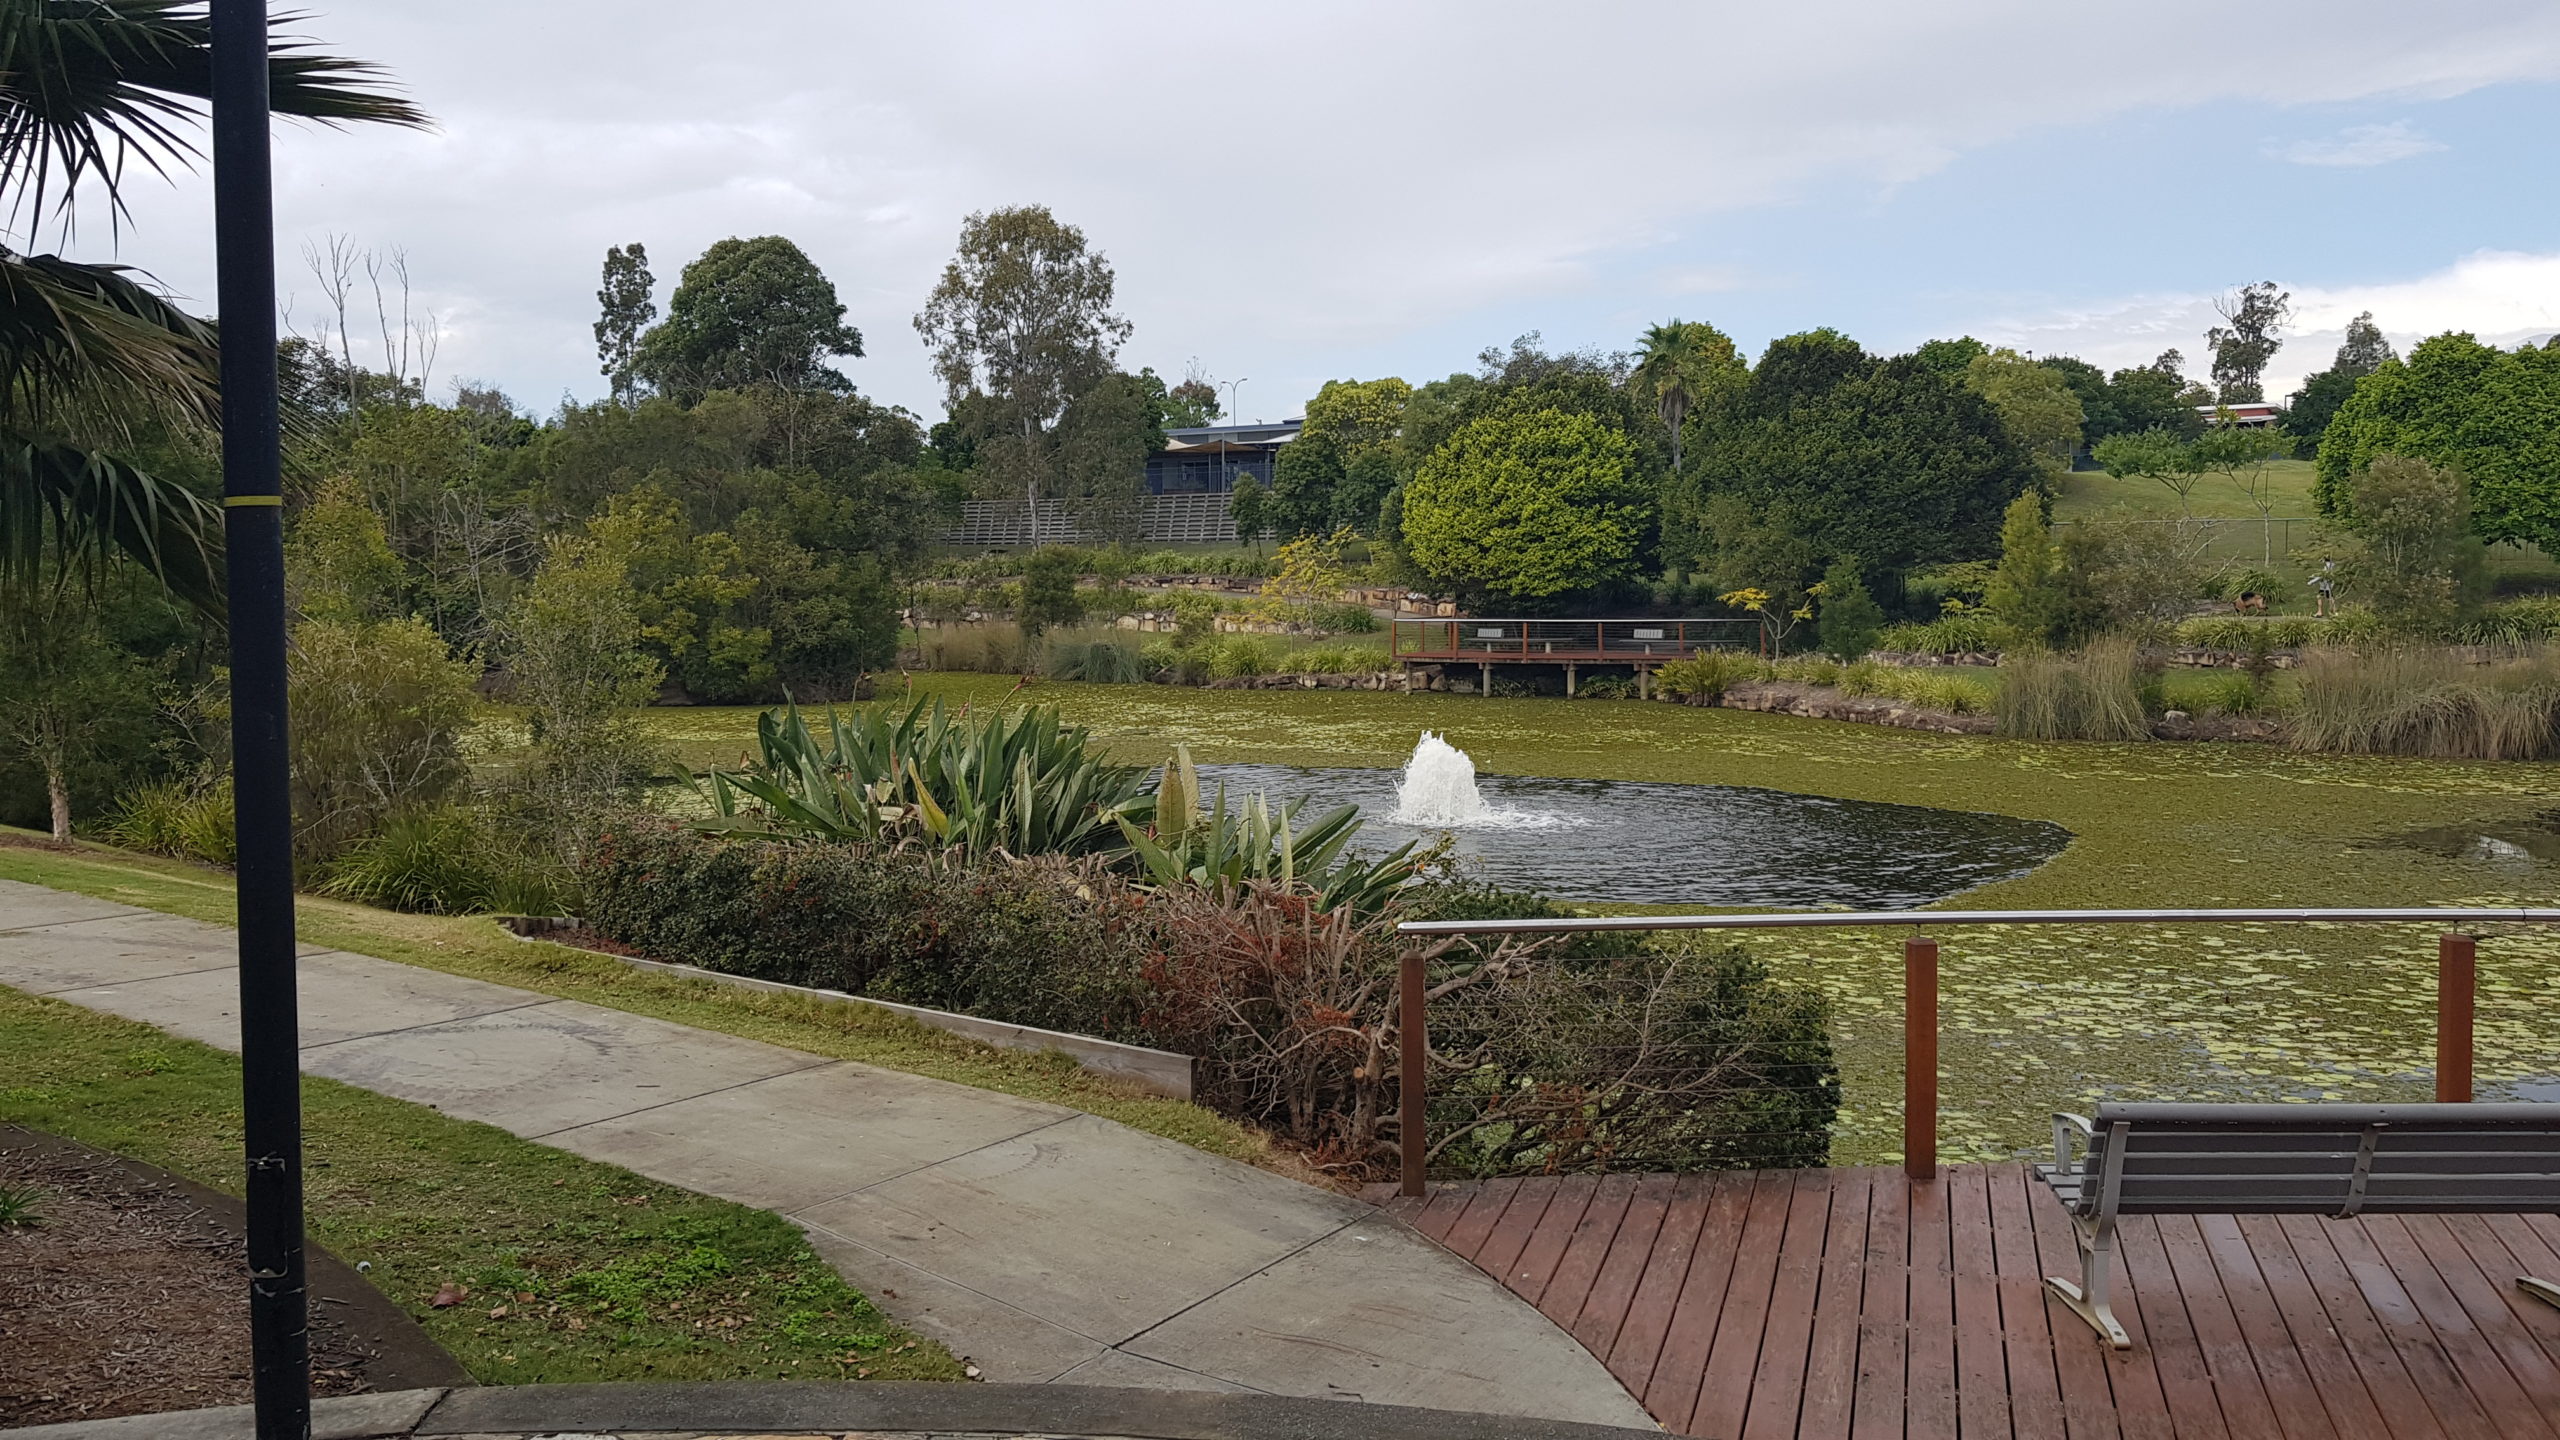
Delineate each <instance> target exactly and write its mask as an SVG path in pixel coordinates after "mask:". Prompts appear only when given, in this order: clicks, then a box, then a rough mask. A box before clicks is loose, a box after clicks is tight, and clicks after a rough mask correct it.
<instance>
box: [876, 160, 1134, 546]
mask: <svg viewBox="0 0 2560 1440" xmlns="http://www.w3.org/2000/svg"><path fill="white" fill-rule="evenodd" d="M1115 284H1116V281H1115V279H1114V277H1113V275H1112V271H1111V264H1110V262H1109V261H1107V260H1105V259H1104V258H1103V257H1102V256H1101V255H1100V254H1099V253H1096V252H1095V251H1093V250H1091V249H1089V248H1088V247H1087V245H1086V243H1085V237H1084V232H1083V231H1082V230H1079V229H1077V228H1076V227H1075V226H1073V225H1067V224H1063V223H1061V222H1060V221H1059V220H1058V218H1057V217H1056V216H1054V215H1052V214H1050V213H1049V208H1048V207H1047V206H1045V205H1018V206H1014V207H1011V208H1009V209H1002V210H994V211H986V212H982V213H979V214H975V215H971V216H970V217H969V218H968V220H967V221H966V222H964V223H963V224H962V225H961V227H960V245H959V249H958V251H957V253H956V254H954V255H953V257H952V259H951V263H950V264H949V265H947V266H945V267H944V268H943V272H942V279H941V281H940V282H939V283H937V284H936V285H935V286H934V289H933V293H932V294H931V295H930V296H928V297H927V298H926V300H925V306H924V309H923V310H921V311H919V312H918V313H917V315H916V317H915V328H916V334H917V335H918V337H920V338H921V339H922V340H923V341H924V343H925V348H926V349H928V350H930V351H931V352H932V353H933V362H934V370H935V373H936V374H938V375H939V376H940V377H941V379H942V382H943V387H944V391H945V393H946V398H947V401H948V403H949V405H950V406H951V408H952V410H953V412H954V414H955V416H956V415H957V413H958V412H959V409H960V407H961V406H962V405H963V404H964V403H967V402H969V401H970V400H971V398H972V397H974V396H984V397H986V401H985V403H983V404H979V405H977V406H975V407H974V408H975V409H976V410H977V411H978V412H979V414H980V419H981V421H982V423H983V425H984V428H983V430H982V431H981V432H980V438H979V439H978V440H977V441H976V443H975V444H974V446H973V447H972V448H973V458H974V459H975V461H976V466H977V469H978V472H979V473H980V474H981V475H983V476H985V477H986V478H987V479H988V480H989V482H990V483H991V484H994V485H999V486H1002V487H1003V488H1005V489H1007V490H1009V491H1012V492H1014V493H1018V494H1020V495H1022V496H1023V497H1024V500H1025V502H1026V504H1027V506H1028V508H1029V510H1030V512H1031V522H1032V525H1033V533H1035V534H1036V533H1038V516H1039V510H1040V500H1041V497H1042V496H1043V495H1044V494H1047V495H1055V494H1057V493H1059V489H1060V487H1061V486H1062V484H1063V483H1064V476H1063V473H1062V468H1061V465H1060V462H1059V459H1058V456H1057V454H1056V446H1055V445H1054V443H1053V437H1052V432H1053V431H1054V429H1055V428H1056V427H1057V425H1058V424H1059V423H1060V422H1061V420H1063V419H1064V417H1065V416H1066V413H1067V410H1068V408H1069V406H1071V405H1072V404H1073V403H1074V402H1075V400H1076V398H1077V397H1078V396H1081V395H1082V394H1084V393H1085V391H1087V390H1089V389H1092V388H1093V387H1094V386H1095V385H1098V384H1100V383H1101V382H1102V380H1103V378H1104V377H1105V376H1108V375H1110V374H1111V373H1113V370H1112V366H1113V361H1114V358H1115V357H1116V356H1117V355H1118V353H1119V349H1120V346H1121V344H1122V343H1123V342H1125V341H1126V340H1127V339H1128V338H1129V322H1128V321H1126V320H1124V319H1122V318H1120V317H1119V316H1118V315H1115V314H1113V313H1112V310H1111V303H1112V291H1113V288H1114V286H1115Z"/></svg>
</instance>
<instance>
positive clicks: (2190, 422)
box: [2091, 350, 2213, 444]
mask: <svg viewBox="0 0 2560 1440" xmlns="http://www.w3.org/2000/svg"><path fill="white" fill-rule="evenodd" d="M2185 366H2186V359H2185V357H2184V356H2182V355H2180V354H2179V353H2178V352H2177V351H2175V350H2164V351H2162V352H2161V353H2160V358H2159V359H2157V360H2154V361H2152V362H2151V363H2150V364H2148V365H2134V366H2129V367H2127V368H2125V369H2122V370H2118V371H2117V372H2116V373H2115V374H2113V375H2111V376H2109V377H2107V398H2108V399H2109V400H2111V401H2113V402H2114V406H2115V416H2114V420H2113V428H2112V430H2111V432H2110V433H2112V434H2117V435H2133V434H2139V433H2140V432H2142V431H2145V430H2167V431H2170V432H2172V433H2174V434H2177V435H2179V436H2182V437H2184V438H2186V439H2189V440H2192V439H2194V438H2195V437H2196V436H2197V435H2199V434H2202V433H2203V431H2204V417H2203V416H2202V415H2201V414H2199V413H2197V410H2196V407H2197V406H2198V405H2210V404H2212V403H2213V393H2212V392H2211V391H2209V390H2207V389H2205V388H2204V387H2203V386H2201V385H2198V384H2195V383H2194V382H2192V381H2190V380H2188V379H2187V377H2186V376H2185V374H2184V373H2183V371H2184V369H2185ZM2095 442H2096V437H2095V436H2092V437H2091V443H2093V444H2094V443H2095Z"/></svg>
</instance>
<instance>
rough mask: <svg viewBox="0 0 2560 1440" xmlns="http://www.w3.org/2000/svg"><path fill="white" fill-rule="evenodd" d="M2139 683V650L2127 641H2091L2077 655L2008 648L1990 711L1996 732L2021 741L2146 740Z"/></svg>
mask: <svg viewBox="0 0 2560 1440" xmlns="http://www.w3.org/2000/svg"><path fill="white" fill-rule="evenodd" d="M2142 682H2143V662H2142V652H2141V650H2140V648H2139V647H2138V646H2136V645H2135V644H2134V643H2133V642H2132V641H2130V640H2124V639H2108V640H2100V641H2096V642H2094V643H2092V644H2091V645H2090V646H2089V647H2088V648H2087V649H2084V650H2082V651H2080V652H2079V653H2077V654H2057V653H2054V652H2051V651H2043V650H2033V651H2028V650H2017V651H2011V652H2010V653H2009V654H2007V655H2006V656H2004V657H2002V660H2001V664H2000V688H1999V689H1998V691H1997V692H1995V693H1994V695H1993V696H1992V701H1991V714H1992V718H1993V720H1994V721H1995V722H1996V723H1997V727H1998V730H1999V733H2000V734H2003V735H2008V736H2013V737H2015V738H2017V739H2021V740H2147V739H2149V738H2151V721H2150V717H2149V716H2148V715H2146V714H2145V713H2144V712H2143V707H2142Z"/></svg>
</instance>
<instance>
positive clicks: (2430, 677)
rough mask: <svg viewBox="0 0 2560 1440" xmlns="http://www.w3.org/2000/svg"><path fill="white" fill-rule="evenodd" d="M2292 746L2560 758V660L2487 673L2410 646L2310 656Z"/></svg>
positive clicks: (2546, 654)
mask: <svg viewBox="0 0 2560 1440" xmlns="http://www.w3.org/2000/svg"><path fill="white" fill-rule="evenodd" d="M2299 673H2300V675H2301V683H2302V689H2301V696H2300V699H2299V700H2298V701H2297V702H2296V703H2295V706H2294V712H2293V716H2292V719H2291V723H2290V724H2289V725H2288V726H2287V727H2286V739H2287V741H2288V742H2289V743H2290V744H2291V745H2292V746H2293V748H2295V749H2297V750H2319V751H2329V752H2333V753H2337V754H2346V755H2415V756H2423V757H2425V758H2428V759H2437V760H2546V759H2551V758H2554V757H2555V756H2560V656H2555V655H2554V654H2553V652H2551V651H2548V650H2544V651H2539V652H2536V653H2532V654H2528V655H2522V656H2519V657H2517V658H2515V659H2510V660H2503V661H2497V662H2494V663H2491V664H2487V665H2472V664H2467V663H2465V662H2464V661H2463V659H2462V658H2461V657H2460V656H2458V655H2454V654H2450V653H2448V652H2446V651H2442V650H2423V649H2416V648H2411V647H2406V646H2377V647H2368V648H2358V649H2352V650H2351V649H2347V648H2345V647H2342V646H2327V647H2322V648H2319V649H2315V650H2312V651H2309V652H2307V653H2306V654H2305V655H2304V656H2303V663H2302V667H2301V670H2300V672H2299Z"/></svg>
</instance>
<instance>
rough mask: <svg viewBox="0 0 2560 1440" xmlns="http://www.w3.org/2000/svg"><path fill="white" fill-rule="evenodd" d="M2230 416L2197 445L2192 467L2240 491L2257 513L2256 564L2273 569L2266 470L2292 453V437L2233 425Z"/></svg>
mask: <svg viewBox="0 0 2560 1440" xmlns="http://www.w3.org/2000/svg"><path fill="white" fill-rule="evenodd" d="M2229 414H2230V412H2229V411H2223V412H2221V414H2220V415H2219V416H2217V417H2216V423H2215V425H2214V427H2213V428H2212V429H2210V430H2207V431H2205V432H2204V436H2203V438H2202V439H2199V440H2198V441H2196V443H2195V446H2194V453H2195V463H2196V465H2197V467H2198V468H2199V469H2202V470H2205V471H2208V472H2211V473H2213V474H2218V475H2222V476H2224V477H2226V478H2228V479H2229V480H2230V481H2231V483H2232V484H2234V485H2236V486H2238V487H2240V493H2241V495H2242V496H2243V497H2244V498H2246V499H2247V500H2248V502H2249V506H2250V508H2251V509H2253V510H2256V511H2257V512H2258V549H2259V555H2258V563H2259V564H2261V565H2273V564H2274V563H2275V558H2276V550H2275V533H2276V525H2275V518H2274V517H2275V509H2276V487H2275V480H2274V477H2273V475H2272V474H2271V473H2270V472H2269V470H2268V468H2267V467H2268V466H2270V465H2272V464H2274V463H2275V462H2276V461H2277V460H2280V459H2282V458H2284V457H2285V456H2288V455H2291V454H2292V453H2293V437H2292V436H2290V435H2287V434H2286V433H2285V432H2284V431H2282V430H2280V429H2278V428H2277V427H2275V426H2273V425H2234V424H2232V423H2230V421H2229V419H2228V418H2227V417H2228V416H2229Z"/></svg>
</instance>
